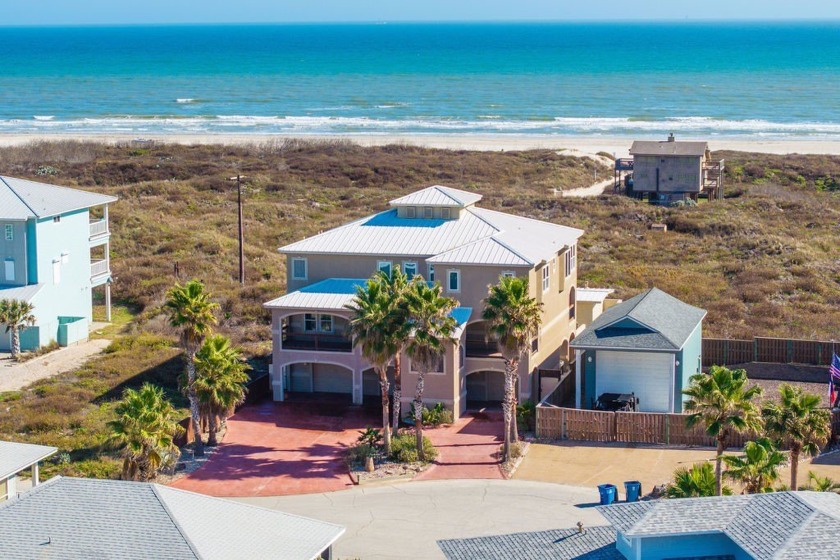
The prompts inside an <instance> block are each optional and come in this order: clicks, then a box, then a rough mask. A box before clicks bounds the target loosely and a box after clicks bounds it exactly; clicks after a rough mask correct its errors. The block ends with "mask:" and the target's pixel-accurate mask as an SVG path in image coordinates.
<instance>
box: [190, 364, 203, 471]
mask: <svg viewBox="0 0 840 560" xmlns="http://www.w3.org/2000/svg"><path fill="white" fill-rule="evenodd" d="M187 383H188V387H187V396H188V397H189V399H190V417H191V418H192V425H193V437H194V439H193V443H194V446H193V452H194V453H195V455H196V456H197V457H201V456H203V455H204V441H203V440H202V439H201V413H200V411H199V409H198V395H197V394H196V392H195V351H190V352H188V353H187Z"/></svg>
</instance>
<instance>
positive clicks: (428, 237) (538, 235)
mask: <svg viewBox="0 0 840 560" xmlns="http://www.w3.org/2000/svg"><path fill="white" fill-rule="evenodd" d="M426 190H428V189H426ZM420 192H421V193H422V192H424V191H420ZM415 194H418V193H415ZM408 196H411V195H408ZM403 198H405V197H403ZM397 200H402V199H397ZM581 235H583V231H581V230H579V229H575V228H570V227H566V226H561V225H558V224H552V223H549V222H543V221H539V220H533V219H530V218H523V217H520V216H513V215H510V214H505V213H503V212H496V211H493V210H487V209H485V208H478V207H476V206H467V207H466V208H465V209H464V210H463V211H462V213H461V216H460V217H459V218H457V219H451V220H443V219H426V218H401V217H399V216H398V214H397V209H396V208H392V209H391V210H386V211H385V212H380V213H379V214H374V215H373V216H368V217H366V218H362V219H360V220H356V221H355V222H351V223H349V224H345V225H343V226H339V227H337V228H334V229H331V230H329V231H325V232H323V233H320V234H318V235H314V236H312V237H309V238H307V239H303V240H301V241H297V242H295V243H291V244H289V245H286V246H284V247H281V248H280V252H282V253H293V254H307V253H312V254H342V255H377V256H383V257H384V256H412V257H417V258H422V259H429V262H447V263H463V264H486V265H499V266H528V267H531V266H534V265H535V264H538V263H540V262H541V261H543V260H547V259H549V258H552V257H554V256H555V255H557V254H558V253H559V252H560V251H561V250H562V249H563V248H564V247H567V246H571V245H573V244H575V243H576V242H577V239H578V238H579V237H580V236H581ZM436 259H439V260H436Z"/></svg>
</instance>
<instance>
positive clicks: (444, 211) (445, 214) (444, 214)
mask: <svg viewBox="0 0 840 560" xmlns="http://www.w3.org/2000/svg"><path fill="white" fill-rule="evenodd" d="M450 210H451V209H450V208H441V209H440V219H441V220H448V219H449V218H450V215H451V212H450Z"/></svg>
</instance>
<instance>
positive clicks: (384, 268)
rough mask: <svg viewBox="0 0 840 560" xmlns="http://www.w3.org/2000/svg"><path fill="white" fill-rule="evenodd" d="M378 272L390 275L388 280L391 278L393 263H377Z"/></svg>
mask: <svg viewBox="0 0 840 560" xmlns="http://www.w3.org/2000/svg"><path fill="white" fill-rule="evenodd" d="M376 270H378V271H379V272H384V273H385V274H387V275H388V278H390V277H391V261H379V262H378V263H376Z"/></svg>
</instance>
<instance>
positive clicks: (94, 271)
mask: <svg viewBox="0 0 840 560" xmlns="http://www.w3.org/2000/svg"><path fill="white" fill-rule="evenodd" d="M108 272H110V270H109V267H108V261H106V260H102V261H93V262H92V263H90V277H91V278H94V277H96V276H101V275H103V274H108Z"/></svg>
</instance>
